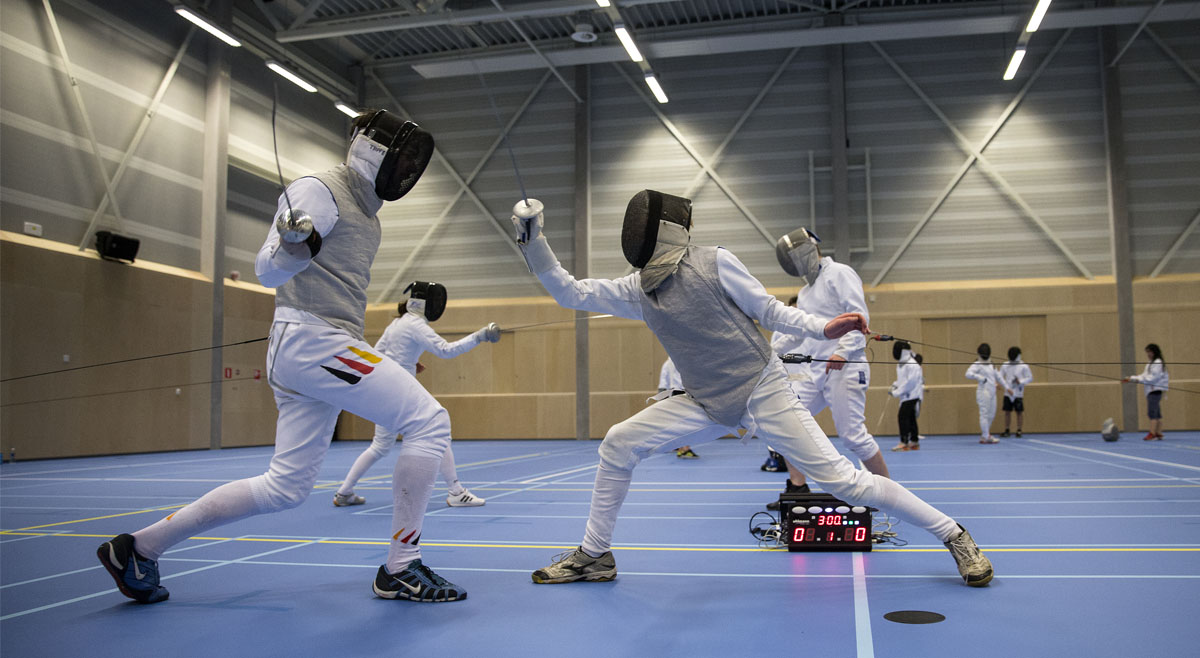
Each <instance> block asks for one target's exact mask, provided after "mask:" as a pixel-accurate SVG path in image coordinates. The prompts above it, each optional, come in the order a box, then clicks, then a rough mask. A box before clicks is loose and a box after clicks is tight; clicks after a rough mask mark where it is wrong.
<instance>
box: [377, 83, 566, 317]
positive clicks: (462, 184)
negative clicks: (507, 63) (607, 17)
mask: <svg viewBox="0 0 1200 658" xmlns="http://www.w3.org/2000/svg"><path fill="white" fill-rule="evenodd" d="M368 75H369V76H370V77H371V79H372V80H374V81H375V83H376V84H377V85H378V86H379V88H380V89H382V90H383V93H384V95H386V96H387V97H388V100H389V101H391V103H392V105H393V107H394V108H395V110H396V111H397V112H399V113H400V114H401V115H402V116H404V117H405V118H406V119H410V120H411V119H412V116H411V115H410V114H409V113H408V111H407V110H405V109H404V107H403V106H402V105H401V104H400V101H398V100H397V99H396V97H395V96H394V95H392V92H391V90H390V89H388V87H387V85H385V84H384V83H383V80H380V79H379V76H377V75H376V74H375V73H374V72H373V71H372V72H369V73H368ZM549 79H550V72H549V71H546V73H545V74H544V75H542V77H541V79H540V80H538V82H537V84H536V85H534V87H533V90H532V91H530V92H529V95H528V96H526V97H525V101H524V102H523V103H521V105H520V107H518V108H517V111H516V112H514V113H513V116H512V118H511V119H509V121H508V123H507V124H505V126H504V127H503V128H502V129H501V130H500V134H499V135H497V136H496V139H495V141H493V142H492V145H491V146H490V147H489V148H488V149H487V150H486V151H484V153H483V156H482V157H480V158H479V162H478V163H477V164H476V165H475V168H474V169H472V170H471V173H469V174H467V175H466V177H465V178H464V177H463V176H461V175H459V173H458V172H457V171H455V170H454V167H453V166H452V165H451V164H450V161H449V160H447V159H446V158H445V156H443V155H442V153H441V151H439V150H438V149H437V147H436V146H435V147H434V149H433V158H434V160H436V161H437V162H438V163H439V164H441V165H442V167H443V168H444V169H445V170H446V171H447V172H448V173H449V174H450V177H451V178H453V179H454V181H455V182H456V183H458V188H459V189H458V192H455V193H454V195H453V196H451V197H450V200H449V201H448V202H447V203H446V205H445V206H444V207H443V208H442V212H441V213H439V214H438V216H437V218H436V219H434V220H433V223H431V224H430V225H429V228H428V229H426V231H425V234H424V235H422V236H421V239H420V240H418V241H417V244H415V245H414V246H413V248H412V249H411V250H410V251H409V253H408V256H407V257H406V258H405V259H404V262H403V263H401V264H400V267H399V268H398V269H397V270H396V273H395V274H393V275H392V278H391V279H389V280H388V282H387V285H385V286H384V287H383V289H382V290H380V292H379V294H378V295H376V296H375V302H376V303H382V302H385V301H387V298H388V296H389V295H390V294H391V293H392V291H393V290H395V289H396V285H397V284H398V283H399V282H400V281H402V280H403V279H402V277H403V276H404V274H405V273H406V272H407V271H408V268H409V266H411V265H412V263H413V261H414V260H416V257H417V254H418V253H420V252H421V250H422V249H424V247H425V243H427V242H428V241H429V240H430V239H431V238H432V237H433V234H434V233H436V232H437V229H438V228H439V227H440V226H441V225H442V222H443V221H445V219H446V217H448V216H449V215H450V211H451V210H452V209H453V208H454V206H455V205H456V204H457V203H458V200H459V199H460V198H461V197H462V196H463V195H464V194H465V195H466V196H467V197H468V198H469V199H471V201H472V202H474V204H475V207H476V208H478V209H479V212H480V214H482V215H483V216H484V217H486V218H487V220H488V222H489V223H490V224H491V225H492V226H493V227H494V228H495V229H496V230H497V231H498V232H499V233H500V235H501V237H502V238H503V240H504V243H505V244H507V245H508V246H509V247H511V248H512V249H513V250H514V251H515V252H516V253H517V255H518V256H520V257H521V259H522V261H523V260H524V258H525V256H524V254H523V253H522V252H521V248H520V247H518V246H517V243H516V242H515V241H513V239H512V232H511V230H510V229H509V227H506V226H504V225H503V224H502V223H501V222H500V220H498V219H496V216H495V215H493V214H492V211H490V210H488V208H487V206H486V205H484V203H483V201H482V200H481V199H480V198H479V196H478V195H477V194H475V192H474V191H473V190H472V189H471V183H472V182H474V181H475V177H476V176H478V175H479V172H481V171H483V167H484V165H486V164H487V162H488V161H489V160H491V158H492V155H493V154H494V153H495V152H496V149H498V148H499V147H500V145H501V144H502V143H503V142H504V140H505V139H506V138H507V137H508V133H509V131H511V130H512V128H513V126H515V125H516V123H517V121H518V120H519V119H520V118H521V117H522V116H524V114H525V110H527V109H528V108H529V106H530V105H531V104H532V103H533V100H534V99H535V98H537V95H538V94H539V93H540V92H541V91H542V88H543V87H545V86H546V81H547V80H549Z"/></svg>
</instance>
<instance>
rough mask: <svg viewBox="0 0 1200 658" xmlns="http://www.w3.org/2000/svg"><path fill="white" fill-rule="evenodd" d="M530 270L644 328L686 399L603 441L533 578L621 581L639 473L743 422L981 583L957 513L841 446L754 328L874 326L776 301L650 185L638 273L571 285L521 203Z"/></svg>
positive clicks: (686, 208) (636, 200)
mask: <svg viewBox="0 0 1200 658" xmlns="http://www.w3.org/2000/svg"><path fill="white" fill-rule="evenodd" d="M513 213H514V216H513V223H514V225H515V226H516V227H517V234H518V235H517V241H518V243H519V244H521V248H522V250H523V252H524V254H525V259H526V262H527V264H528V265H529V268H530V271H532V272H533V273H534V274H536V275H537V277H538V280H539V281H541V283H542V285H543V286H545V288H546V290H547V292H549V293H550V295H551V296H552V297H554V299H555V301H557V302H558V303H559V304H560V305H562V306H564V307H566V308H571V309H576V310H586V311H593V312H601V313H611V314H613V315H616V316H619V317H623V318H628V319H632V320H643V321H645V322H646V324H647V326H648V327H649V328H650V329H651V331H653V332H654V334H655V336H656V337H657V338H658V340H659V342H660V343H662V345H663V347H664V348H666V351H667V354H668V355H669V356H670V357H671V360H672V361H673V362H674V363H675V366H676V367H677V368H678V369H679V372H680V375H681V377H682V379H683V385H684V390H686V391H687V394H686V395H676V396H673V397H669V398H666V399H664V400H661V401H659V402H658V403H656V404H653V405H650V406H649V407H646V408H645V409H643V410H642V411H640V412H638V413H637V414H635V415H634V416H633V417H631V418H629V419H628V420H625V421H623V422H621V423H618V424H617V425H615V426H613V427H612V428H610V429H609V431H608V433H607V434H606V435H605V438H604V441H603V442H602V443H601V445H600V450H599V452H600V464H599V467H598V470H597V473H596V482H595V486H594V489H593V492H592V502H591V507H590V510H589V513H588V523H587V530H586V532H585V534H584V539H583V542H582V543H581V545H580V547H579V548H578V549H576V550H574V551H569V552H567V553H564V554H563V555H562V556H560V557H559V558H557V559H556V560H555V561H554V563H553V564H551V565H550V566H547V567H544V568H542V569H538V570H536V571H534V572H533V580H534V582H536V583H566V582H573V581H579V580H586V581H598V580H612V579H613V578H614V577H616V573H617V570H616V561H615V559H614V558H613V555H612V552H611V550H610V549H611V546H612V539H613V530H614V526H615V524H616V520H617V515H618V512H619V510H620V507H621V504H622V502H623V501H624V499H625V497H626V495H627V494H628V491H629V486H630V483H631V481H632V477H633V470H634V468H635V467H636V466H637V464H638V463H639V462H640V461H641V460H642V459H644V458H645V457H646V456H648V455H650V454H652V453H656V452H665V451H667V450H672V449H674V448H676V447H678V446H681V445H695V444H699V443H703V442H705V441H712V440H714V439H717V438H720V437H721V436H724V435H726V434H729V433H731V432H733V431H735V430H736V429H737V428H745V429H746V430H747V431H748V432H747V433H748V434H751V433H757V434H758V436H760V437H762V438H764V439H766V440H767V442H769V443H770V444H771V445H772V446H774V447H775V448H776V449H777V450H779V451H780V452H781V453H782V454H783V455H784V456H785V457H787V459H788V460H790V461H792V462H793V463H794V464H796V465H797V466H798V467H800V468H801V469H803V470H804V471H805V473H806V474H807V475H808V476H809V477H810V478H812V479H813V480H814V481H816V482H818V483H820V484H821V485H822V486H823V487H824V489H825V490H826V491H828V492H830V493H832V494H833V495H835V496H837V497H838V498H840V499H842V500H845V501H847V502H851V503H852V504H862V505H870V506H873V507H877V508H879V509H882V510H886V511H889V512H891V513H892V514H895V515H896V516H898V517H900V518H901V519H904V520H907V521H909V522H910V523H913V524H914V525H916V526H917V527H920V528H924V529H926V530H928V531H929V532H931V533H932V534H934V535H935V536H936V537H938V539H939V540H941V541H943V542H945V543H946V546H947V547H948V548H949V549H950V550H951V553H952V554H953V555H954V557H955V561H956V562H957V564H958V568H959V573H960V575H961V576H962V578H963V580H964V581H965V582H966V583H967V584H968V585H972V586H982V585H986V584H987V582H988V581H990V580H991V578H992V567H991V563H990V562H989V561H988V559H987V558H986V557H985V556H984V555H983V554H982V552H980V551H979V549H978V547H977V546H976V545H975V542H974V540H972V539H971V536H970V534H969V533H968V532H966V531H965V530H964V529H963V528H962V527H961V526H959V525H958V524H957V523H955V522H954V520H953V519H951V518H950V517H948V516H946V515H945V514H943V513H942V512H940V511H938V510H936V509H934V508H933V507H932V506H930V505H929V504H928V503H925V502H924V501H922V500H921V499H919V498H917V497H916V496H915V495H913V494H912V493H911V492H909V491H908V490H907V489H905V488H904V487H903V486H901V485H900V484H898V483H896V482H894V481H892V480H889V479H888V478H885V477H880V476H878V475H875V474H873V473H871V472H869V471H867V470H865V469H863V470H859V469H855V467H854V465H853V464H852V463H851V462H850V460H848V459H846V458H845V457H843V456H842V455H841V454H839V453H838V452H837V450H835V449H834V448H833V445H832V444H830V442H829V439H828V438H826V436H825V434H824V433H823V432H822V431H821V428H820V427H819V426H818V425H817V423H816V421H815V420H813V417H812V414H810V413H809V412H808V410H807V409H805V408H804V406H803V405H801V404H800V402H799V401H798V400H797V399H796V396H795V395H794V394H793V393H792V392H791V390H790V389H789V388H788V385H787V373H786V372H785V371H784V369H783V364H782V363H781V362H780V360H779V358H778V357H777V356H776V355H775V354H774V353H773V352H772V351H771V349H770V346H769V345H768V344H767V341H766V339H764V338H763V336H762V334H761V333H760V332H759V329H758V326H757V325H756V324H755V321H757V322H758V323H759V324H761V325H762V326H763V327H765V328H767V329H769V330H772V331H783V332H789V333H794V334H799V335H803V336H814V337H819V336H825V337H827V338H831V339H836V338H840V337H841V336H843V335H844V334H846V333H849V332H850V331H862V332H866V331H867V324H866V321H865V320H864V318H863V317H862V316H861V315H859V314H857V313H855V314H845V315H840V316H838V317H836V318H833V319H832V320H829V319H826V318H821V317H817V316H814V315H811V314H808V313H805V312H803V311H800V310H798V309H794V308H788V307H787V306H784V305H783V304H782V303H780V302H779V301H778V300H777V299H775V298H774V297H772V296H771V295H769V294H768V293H767V291H766V290H765V289H764V288H763V287H762V284H761V283H759V282H758V280H757V279H755V278H754V277H753V276H752V275H751V274H750V273H749V271H747V270H746V267H745V266H744V265H743V264H742V263H741V261H739V260H738V259H737V257H735V256H734V255H733V254H732V253H730V252H729V251H727V250H725V249H721V248H716V247H697V246H694V245H691V244H690V237H691V236H690V233H689V229H690V227H691V201H689V200H687V199H683V198H680V197H675V196H672V195H669V194H663V193H661V192H655V191H651V190H643V191H642V192H639V193H638V194H636V195H634V197H633V199H632V200H631V201H630V202H629V205H628V208H627V209H626V214H625V221H624V225H623V228H622V240H621V241H622V250H623V252H624V253H625V257H626V260H628V261H629V263H630V264H631V265H633V266H634V267H635V268H637V271H635V272H633V273H632V274H629V275H627V276H624V277H621V278H619V279H583V280H576V279H575V278H573V277H572V276H571V275H570V274H569V273H568V272H567V271H566V270H565V269H563V267H562V265H561V264H559V262H558V258H557V257H556V256H555V255H554V252H553V251H552V250H551V249H550V245H549V243H548V242H547V241H546V238H545V236H544V235H542V234H541V227H542V222H543V216H542V204H541V203H540V202H538V201H536V200H534V199H530V200H528V201H522V202H518V203H517V205H516V206H515V207H514V209H513Z"/></svg>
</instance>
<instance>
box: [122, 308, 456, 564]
mask: <svg viewBox="0 0 1200 658" xmlns="http://www.w3.org/2000/svg"><path fill="white" fill-rule="evenodd" d="M267 381H268V382H269V383H270V385H271V388H272V389H273V390H274V392H275V404H276V406H277V407H278V408H279V418H278V421H277V423H276V428H275V454H274V456H273V457H272V458H271V464H270V467H269V469H268V470H267V472H266V473H264V474H263V475H259V476H256V477H252V478H248V479H245V480H238V481H236V482H230V483H229V484H225V485H222V486H220V487H218V488H216V489H214V490H212V491H210V492H208V493H207V494H205V495H204V496H203V497H201V498H200V499H199V500H197V501H195V502H193V503H191V504H190V505H188V506H187V507H184V508H183V509H180V510H179V511H177V512H175V513H174V514H171V515H170V516H168V517H167V518H165V519H163V520H161V521H159V522H158V523H155V524H154V525H152V526H150V527H149V528H145V529H143V530H140V531H138V532H136V533H134V537H135V539H136V542H137V550H138V552H139V553H141V554H142V555H144V556H145V557H148V558H151V559H157V557H158V555H161V554H162V552H163V551H165V550H166V549H167V548H169V547H170V546H172V545H174V544H176V543H178V542H180V541H183V540H184V539H187V538H188V537H191V536H193V535H196V534H198V533H201V532H204V531H205V530H208V529H210V528H214V527H217V526H220V525H224V524H227V523H231V522H233V521H237V520H239V519H242V518H245V517H248V516H252V515H255V514H264V513H267V512H275V511H280V510H284V509H288V508H291V507H296V506H297V505H299V504H300V503H302V502H304V500H305V499H306V498H307V497H308V494H309V493H310V492H311V491H312V488H313V485H314V484H315V483H316V480H317V474H318V473H319V472H320V469H321V463H322V462H323V461H324V459H325V453H326V451H327V450H328V449H329V442H330V441H331V440H332V438H333V429H334V425H335V424H336V422H337V417H338V413H339V412H340V411H341V410H343V409H345V410H346V411H349V412H351V413H353V414H355V415H358V416H361V417H363V418H366V419H367V420H370V421H372V422H374V423H376V424H378V425H383V426H385V427H390V428H393V430H392V432H393V435H395V434H396V433H401V434H404V443H403V445H402V447H401V449H400V453H399V455H398V457H397V460H396V469H395V473H394V476H393V483H392V494H393V499H394V507H393V512H392V533H391V538H392V541H391V545H390V548H389V552H388V570H389V571H392V572H393V573H394V572H395V571H397V570H398V569H399V568H402V567H403V566H404V565H406V564H407V563H408V562H411V561H412V560H414V559H417V558H418V557H420V549H419V548H418V547H417V542H418V541H419V540H420V537H421V526H422V522H423V520H424V516H425V508H426V506H427V505H428V503H429V498H430V495H431V494H432V493H433V481H434V478H435V476H436V473H437V469H438V464H439V463H440V461H441V458H442V452H443V451H444V450H445V449H446V447H447V446H448V445H449V444H450V418H449V414H447V413H446V410H445V409H443V408H442V406H441V405H440V404H438V403H437V401H436V400H434V399H433V396H431V395H430V394H429V393H428V392H427V391H426V390H425V389H424V388H423V387H421V385H420V384H419V383H417V380H416V378H415V377H414V376H413V375H411V374H409V373H408V372H407V371H405V370H404V369H403V368H401V367H400V366H399V365H398V364H397V363H396V362H394V361H392V360H391V359H389V358H386V357H384V356H382V355H380V354H378V353H376V352H375V350H374V348H373V347H371V345H369V344H368V343H366V342H364V341H361V340H359V339H357V338H354V337H353V336H351V335H350V334H348V333H346V332H345V331H343V330H341V329H337V328H334V327H332V326H327V325H311V324H298V323H292V322H275V323H274V324H273V325H272V326H271V342H270V343H269V345H268V347H267ZM394 565H399V566H394Z"/></svg>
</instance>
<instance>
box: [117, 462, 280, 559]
mask: <svg viewBox="0 0 1200 658" xmlns="http://www.w3.org/2000/svg"><path fill="white" fill-rule="evenodd" d="M259 477H261V476H259ZM258 513H259V509H258V504H257V503H256V502H255V500H254V494H253V493H252V492H251V489H250V480H248V479H247V480H237V481H236V482H230V483H228V484H223V485H221V486H219V487H217V488H216V489H213V490H212V491H210V492H208V493H206V494H204V495H203V496H201V497H200V499H199V500H197V501H195V502H193V503H191V504H189V505H188V506H187V507H184V508H183V509H180V510H178V511H176V512H173V513H171V514H169V515H167V517H166V518H165V519H163V520H161V521H159V522H158V523H155V524H153V525H151V526H150V527H148V528H142V529H141V530H138V531H137V532H135V533H133V538H134V541H135V547H136V550H137V552H138V553H139V554H140V555H141V556H142V557H146V558H149V559H151V560H157V559H158V558H159V557H161V556H162V554H163V553H164V552H166V550H167V549H168V548H171V547H172V546H174V545H175V544H178V543H179V542H181V541H183V540H185V539H187V538H188V537H193V536H195V535H198V534H201V533H203V532H204V531H206V530H211V529H212V528H215V527H217V526H221V525H225V524H227V523H233V522H234V521H239V520H241V519H244V518H246V517H248V516H253V515H255V514H258Z"/></svg>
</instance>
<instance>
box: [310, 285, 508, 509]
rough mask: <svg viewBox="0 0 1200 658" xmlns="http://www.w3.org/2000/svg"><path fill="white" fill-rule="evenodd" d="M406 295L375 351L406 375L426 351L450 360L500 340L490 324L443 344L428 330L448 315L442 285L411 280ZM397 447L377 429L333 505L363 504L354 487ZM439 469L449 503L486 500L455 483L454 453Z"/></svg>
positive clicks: (385, 432)
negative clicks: (439, 319) (392, 362)
mask: <svg viewBox="0 0 1200 658" xmlns="http://www.w3.org/2000/svg"><path fill="white" fill-rule="evenodd" d="M404 292H407V293H410V294H409V297H408V300H406V301H403V302H400V304H399V306H398V307H397V309H396V311H397V313H399V316H398V317H397V318H396V319H395V320H392V322H391V324H389V325H388V327H387V329H384V330H383V335H382V336H380V337H379V340H378V341H377V342H376V343H375V351H376V352H379V353H380V354H382V355H384V356H386V357H388V358H389V359H391V360H393V361H395V362H396V363H398V364H400V367H401V368H404V369H405V370H406V371H407V372H408V373H410V374H412V375H416V374H417V363H418V362H419V361H420V359H421V355H422V354H424V353H425V352H429V353H430V354H432V355H434V356H436V357H438V358H439V359H453V358H454V357H456V356H458V355H460V354H466V353H467V352H470V351H471V350H473V349H475V347H476V346H477V345H479V344H480V343H484V342H487V343H496V342H499V341H500V327H499V326H498V325H497V324H496V323H495V322H492V323H490V324H488V325H487V326H486V327H483V328H481V329H479V330H478V331H476V332H475V333H473V334H469V335H467V336H466V337H464V338H461V339H459V340H456V341H454V342H453V343H448V342H446V339H444V338H442V337H441V336H439V335H438V333H437V332H436V331H434V330H433V327H431V326H429V323H430V322H436V321H437V320H438V318H440V317H442V313H444V312H445V311H446V299H447V296H446V286H443V285H442V284H440V283H432V282H429V281H413V282H412V283H410V284H408V287H407V288H405V289H404ZM395 443H396V433H395V432H392V431H390V430H389V429H388V428H387V427H385V426H383V425H376V426H375V437H374V439H372V441H371V445H370V446H369V447H368V448H367V449H366V450H364V451H363V453H362V454H361V455H359V456H358V459H356V460H355V461H354V465H353V466H351V467H350V471H349V472H348V473H346V478H345V479H344V480H342V486H341V487H339V488H338V490H337V493H335V494H333V504H334V506H335V507H348V506H351V505H362V504H363V503H365V502H367V499H366V498H363V497H362V496H359V495H357V494H355V493H354V486H355V485H356V484H358V480H359V479H360V478H362V476H363V474H364V473H366V472H367V470H368V469H370V468H371V467H372V466H374V465H375V462H377V461H379V460H380V459H383V457H384V456H386V455H387V454H388V451H390V450H391V449H392V446H393V445H394V444H395ZM440 470H441V473H442V479H443V480H445V481H446V484H447V486H448V487H449V491H448V492H447V494H446V504H447V505H450V506H451V507H479V506H480V505H483V504H484V503H485V502H487V501H485V500H484V499H483V498H480V497H478V496H476V495H475V494H472V493H471V492H470V491H467V490H466V488H464V487H463V486H462V484H461V483H459V481H458V469H456V468H455V466H454V450H453V449H452V448H450V447H449V446H447V447H446V452H445V453H443V455H442V464H441V469H440Z"/></svg>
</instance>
